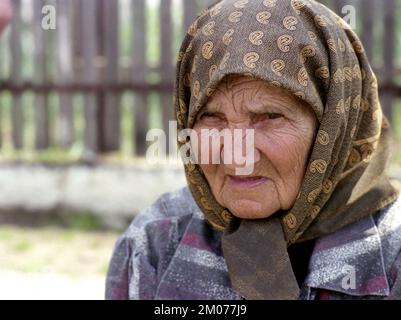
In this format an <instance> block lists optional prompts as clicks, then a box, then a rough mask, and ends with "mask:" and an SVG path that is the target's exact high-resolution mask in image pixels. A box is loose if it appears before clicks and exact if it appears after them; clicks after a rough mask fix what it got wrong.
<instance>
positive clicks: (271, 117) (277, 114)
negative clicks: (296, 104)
mask: <svg viewBox="0 0 401 320" xmlns="http://www.w3.org/2000/svg"><path fill="white" fill-rule="evenodd" d="M267 116H268V118H269V119H279V118H282V117H284V116H283V115H282V114H281V113H268V114H267Z"/></svg>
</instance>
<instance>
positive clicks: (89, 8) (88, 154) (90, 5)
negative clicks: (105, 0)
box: [80, 0, 99, 161]
mask: <svg viewBox="0 0 401 320" xmlns="http://www.w3.org/2000/svg"><path fill="white" fill-rule="evenodd" d="M97 4H98V2H97V1H96V0H81V12H80V16H81V28H82V29H81V34H82V37H81V41H82V42H81V48H82V58H83V68H82V70H83V73H82V79H83V81H84V82H85V83H87V84H93V83H95V81H96V80H97V76H98V72H97V70H96V66H95V64H94V63H95V59H96V57H97V37H96V34H97V28H96V27H97V26H96V12H97V10H96V9H97ZM84 101H85V102H84V103H85V106H84V108H85V151H84V155H83V157H84V159H85V160H87V161H91V160H93V158H94V157H95V155H96V154H97V152H98V151H99V119H98V117H99V108H98V101H97V99H96V94H95V93H94V92H88V93H86V95H85V99H84Z"/></svg>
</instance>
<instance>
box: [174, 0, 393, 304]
mask: <svg viewBox="0 0 401 320" xmlns="http://www.w3.org/2000/svg"><path fill="white" fill-rule="evenodd" d="M232 74H236V75H246V76H252V77H254V78H256V79H260V80H264V81H266V82H268V83H269V84H271V85H274V86H277V87H281V88H283V89H286V90H288V91H289V92H291V93H292V94H294V95H295V96H297V97H298V98H300V99H302V100H304V101H305V102H307V103H308V104H309V105H310V106H311V108H312V109H313V111H314V113H315V115H316V118H317V119H318V129H317V130H318V131H317V133H316V139H315V141H314V144H313V146H312V150H311V154H310V158H309V163H308V166H307V169H306V172H305V175H304V179H303V183H302V186H301V190H300V193H299V196H298V197H297V199H296V201H295V203H294V205H293V207H292V208H291V209H289V210H286V211H280V212H277V213H275V214H274V215H273V216H271V217H269V218H265V219H260V220H246V219H243V220H240V219H238V218H235V217H234V216H233V215H232V214H231V213H230V212H229V211H228V210H227V209H226V208H224V207H222V206H221V205H220V204H219V203H217V201H216V199H215V197H214V196H213V194H212V192H211V189H210V186H209V184H208V182H207V180H206V178H205V176H204V174H203V172H202V170H201V168H200V166H199V165H197V164H191V163H190V164H187V165H185V173H186V177H187V181H188V185H189V188H190V190H191V193H192V195H193V197H194V199H195V201H196V202H197V204H198V205H199V207H200V208H201V209H202V211H203V213H204V215H205V217H206V219H207V221H208V222H210V224H211V225H212V226H213V227H214V228H216V229H217V230H220V231H221V232H223V234H222V249H223V254H224V257H225V260H226V263H227V267H228V271H229V275H230V279H231V282H232V286H233V288H234V289H235V290H236V291H237V292H238V293H239V294H240V295H242V296H243V297H244V298H246V299H297V298H298V296H299V287H298V283H297V281H296V278H295V276H294V272H293V270H292V267H291V263H290V260H289V256H288V252H287V247H288V246H290V245H291V244H293V243H296V242H301V241H306V240H310V239H315V238H318V237H321V236H324V235H327V234H330V233H333V232H335V231H336V230H339V229H340V228H342V227H344V226H346V225H348V224H351V223H353V222H355V221H357V220H360V219H362V218H364V217H366V216H368V215H370V214H373V213H375V212H376V211H377V210H379V209H381V208H384V207H385V206H387V205H389V204H390V203H392V202H393V201H394V200H395V199H396V198H397V196H398V190H397V188H396V187H395V186H394V185H393V184H392V182H391V181H390V180H389V178H388V176H387V174H386V167H387V165H388V162H389V154H390V149H389V148H390V141H391V139H390V130H389V122H388V120H387V119H386V118H385V116H384V115H383V113H382V109H381V106H380V101H379V98H378V86H377V80H376V77H375V75H374V73H373V71H372V69H371V67H370V65H369V62H368V59H367V56H366V54H365V51H364V48H363V45H362V44H361V41H360V40H359V38H358V36H357V35H356V34H355V33H354V32H353V31H352V30H351V29H350V27H349V26H348V25H347V24H346V23H345V22H344V20H342V19H341V18H340V17H338V16H337V15H336V14H335V13H333V12H332V11H331V10H329V9H328V8H327V7H325V6H324V5H322V4H320V3H318V2H316V1H313V0H222V1H218V2H217V3H215V4H214V5H212V6H210V7H209V8H207V9H206V10H205V11H204V12H203V13H202V14H201V15H200V16H199V17H198V18H197V19H196V20H195V21H194V23H193V24H192V25H191V27H190V28H189V30H188V33H187V34H186V36H185V39H184V41H183V44H182V47H181V49H180V52H179V56H178V63H177V73H176V84H175V92H174V105H175V111H176V119H177V122H178V130H179V131H180V130H183V129H186V128H192V127H193V125H194V122H195V119H196V115H197V113H198V112H199V110H200V109H201V108H202V107H203V106H204V105H205V103H206V102H207V100H208V98H209V97H210V96H211V95H212V94H213V92H214V91H215V89H216V87H217V86H218V84H219V82H220V81H221V80H222V79H223V78H224V77H225V76H227V75H232ZM183 143H184V142H183V141H180V142H179V145H182V144H183ZM266 201H269V200H268V199H266Z"/></svg>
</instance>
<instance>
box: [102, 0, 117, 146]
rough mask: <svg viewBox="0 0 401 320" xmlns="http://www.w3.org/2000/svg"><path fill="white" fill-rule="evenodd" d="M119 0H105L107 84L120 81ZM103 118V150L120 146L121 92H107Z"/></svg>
mask: <svg viewBox="0 0 401 320" xmlns="http://www.w3.org/2000/svg"><path fill="white" fill-rule="evenodd" d="M118 3H119V1H118V0H106V1H103V19H102V21H103V28H102V29H103V34H104V43H103V53H104V56H105V59H106V67H105V69H104V74H103V79H104V81H105V83H106V84H115V83H118V81H119V78H118V74H119V72H118V66H119V64H118V52H119V50H118V43H119V42H118V30H119V28H118V26H119V24H118V21H119V19H118V18H119V17H118ZM103 108H104V109H103V113H102V115H103V118H102V128H103V130H102V145H101V148H102V151H116V150H118V149H119V148H120V94H119V93H115V92H106V93H105V100H104V106H103Z"/></svg>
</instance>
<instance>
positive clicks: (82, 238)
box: [0, 226, 119, 300]
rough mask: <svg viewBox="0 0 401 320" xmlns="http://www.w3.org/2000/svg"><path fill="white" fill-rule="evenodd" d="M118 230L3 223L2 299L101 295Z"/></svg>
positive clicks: (0, 235)
mask: <svg viewBox="0 0 401 320" xmlns="http://www.w3.org/2000/svg"><path fill="white" fill-rule="evenodd" d="M118 235H119V232H117V231H84V230H74V229H62V228H59V227H45V228H21V227H16V226H0V253H1V254H0V288H1V290H0V300H3V299H103V298H104V282H105V276H106V272H107V267H108V262H109V259H110V256H111V253H112V250H113V247H114V244H115V241H116V239H117V237H118Z"/></svg>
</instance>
